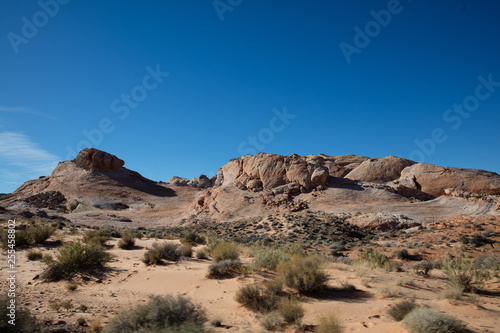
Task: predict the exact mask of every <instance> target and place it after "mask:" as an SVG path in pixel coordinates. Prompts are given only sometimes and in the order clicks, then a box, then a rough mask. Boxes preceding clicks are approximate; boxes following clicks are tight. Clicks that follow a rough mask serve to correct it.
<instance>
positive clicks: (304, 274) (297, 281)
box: [278, 255, 328, 293]
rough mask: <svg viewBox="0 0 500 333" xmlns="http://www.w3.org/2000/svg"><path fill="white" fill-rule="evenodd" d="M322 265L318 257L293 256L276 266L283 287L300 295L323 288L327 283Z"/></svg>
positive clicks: (321, 260)
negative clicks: (285, 286) (294, 290)
mask: <svg viewBox="0 0 500 333" xmlns="http://www.w3.org/2000/svg"><path fill="white" fill-rule="evenodd" d="M323 264H324V260H323V259H322V258H321V257H319V256H306V257H304V256H300V255H294V256H293V257H292V259H290V260H289V261H286V262H283V263H281V264H279V265H278V274H279V276H280V278H281V279H282V281H283V282H284V283H285V285H287V286H288V287H290V288H293V289H296V290H297V291H299V292H301V293H303V292H312V291H317V290H321V289H323V288H325V286H326V282H327V281H328V277H327V275H326V272H325V270H324V268H323Z"/></svg>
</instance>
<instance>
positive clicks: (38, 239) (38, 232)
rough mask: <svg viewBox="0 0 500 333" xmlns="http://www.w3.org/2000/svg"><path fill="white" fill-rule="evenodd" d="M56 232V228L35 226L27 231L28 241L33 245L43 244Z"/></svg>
mask: <svg viewBox="0 0 500 333" xmlns="http://www.w3.org/2000/svg"><path fill="white" fill-rule="evenodd" d="M55 231H56V228H54V227H51V226H49V225H34V226H29V227H28V228H27V229H26V232H27V233H28V239H29V240H30V243H31V244H43V243H45V241H46V240H47V239H49V238H50V236H52V235H53V234H54V232H55Z"/></svg>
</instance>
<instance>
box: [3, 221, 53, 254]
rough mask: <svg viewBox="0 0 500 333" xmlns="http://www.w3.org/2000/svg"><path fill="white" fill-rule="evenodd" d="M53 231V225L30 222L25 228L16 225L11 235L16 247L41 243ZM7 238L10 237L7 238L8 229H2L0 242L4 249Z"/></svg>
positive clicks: (6, 244) (6, 245)
mask: <svg viewBox="0 0 500 333" xmlns="http://www.w3.org/2000/svg"><path fill="white" fill-rule="evenodd" d="M55 231H56V228H55V227H51V226H50V225H46V224H31V225H28V226H26V228H25V229H21V226H19V227H16V232H15V234H14V236H13V237H14V239H15V241H16V243H15V244H16V248H23V247H30V246H33V245H37V244H43V243H45V241H46V240H47V239H49V238H50V237H51V236H52V235H53V234H54V232H55ZM9 239H12V238H9V233H8V231H7V230H2V231H1V232H0V243H1V245H2V248H3V249H4V250H5V249H7V248H8V245H9Z"/></svg>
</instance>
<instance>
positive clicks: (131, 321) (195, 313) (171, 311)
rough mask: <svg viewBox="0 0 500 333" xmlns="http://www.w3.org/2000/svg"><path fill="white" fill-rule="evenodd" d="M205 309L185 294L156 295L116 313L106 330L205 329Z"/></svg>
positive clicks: (109, 332) (107, 332) (129, 332)
mask: <svg viewBox="0 0 500 333" xmlns="http://www.w3.org/2000/svg"><path fill="white" fill-rule="evenodd" d="M206 321H207V318H206V316H205V311H204V310H203V309H202V308H201V307H200V306H199V305H195V304H193V303H192V302H191V300H190V299H189V298H187V297H185V296H182V295H178V296H177V297H174V296H172V295H166V296H152V297H151V298H150V300H149V302H148V303H147V304H144V305H139V306H137V307H136V308H135V309H132V310H127V311H124V312H122V313H121V314H118V315H117V316H116V317H114V318H113V319H112V320H111V321H110V322H109V324H108V325H107V326H106V327H105V328H104V332H105V333H133V332H205V329H204V328H203V324H204V323H205V322H206Z"/></svg>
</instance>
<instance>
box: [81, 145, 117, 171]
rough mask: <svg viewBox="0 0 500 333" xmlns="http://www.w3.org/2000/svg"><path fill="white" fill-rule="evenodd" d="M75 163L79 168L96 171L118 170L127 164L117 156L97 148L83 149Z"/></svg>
mask: <svg viewBox="0 0 500 333" xmlns="http://www.w3.org/2000/svg"><path fill="white" fill-rule="evenodd" d="M73 162H74V163H75V164H76V166H78V167H79V168H82V169H85V170H96V171H109V170H118V169H120V168H121V167H122V166H123V165H124V164H125V162H124V161H123V160H121V159H119V158H118V157H116V156H115V155H111V154H109V153H106V152H104V151H102V150H98V149H95V148H87V149H83V150H82V151H81V152H80V153H79V154H78V156H76V158H75V159H74V160H73Z"/></svg>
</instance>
